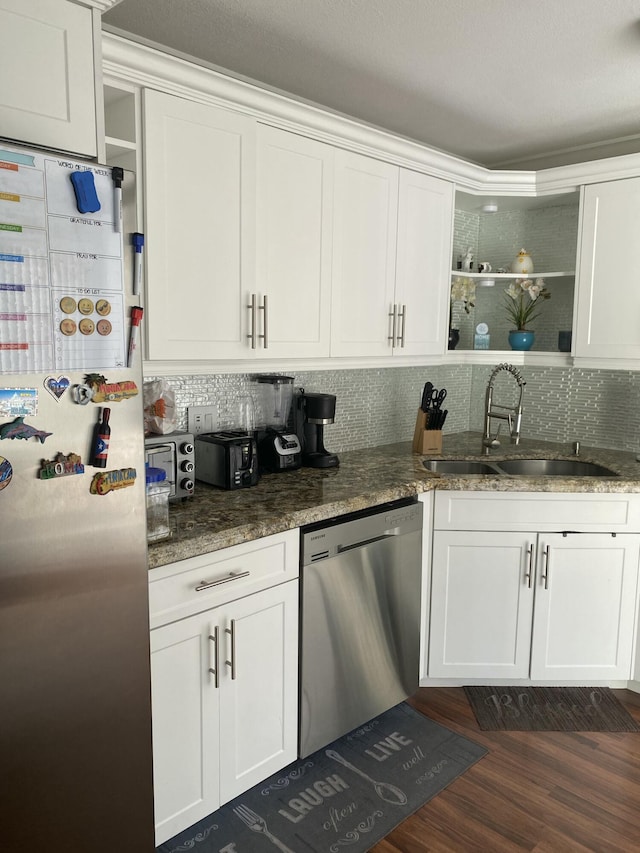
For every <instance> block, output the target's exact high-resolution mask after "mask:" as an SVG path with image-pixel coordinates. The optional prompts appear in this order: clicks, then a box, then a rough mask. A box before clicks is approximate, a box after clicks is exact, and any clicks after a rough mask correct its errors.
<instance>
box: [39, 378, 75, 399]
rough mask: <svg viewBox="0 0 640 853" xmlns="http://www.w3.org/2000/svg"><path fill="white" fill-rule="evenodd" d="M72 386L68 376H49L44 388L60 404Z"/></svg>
mask: <svg viewBox="0 0 640 853" xmlns="http://www.w3.org/2000/svg"><path fill="white" fill-rule="evenodd" d="M70 384H71V383H70V382H69V377H68V376H47V378H46V379H45V380H44V387H45V388H46V389H47V391H48V392H49V393H50V394H51V396H52V397H53V398H54V400H57V401H58V402H60V398H61V397H62V395H63V394H64V392H65V391H66V390H67V388H68V387H69V385H70Z"/></svg>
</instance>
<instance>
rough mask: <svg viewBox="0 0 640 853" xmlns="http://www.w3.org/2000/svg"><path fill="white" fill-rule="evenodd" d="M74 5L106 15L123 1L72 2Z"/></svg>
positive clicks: (91, 0) (75, 0) (78, 0)
mask: <svg viewBox="0 0 640 853" xmlns="http://www.w3.org/2000/svg"><path fill="white" fill-rule="evenodd" d="M71 1H72V3H75V4H76V5H77V6H89V7H90V8H91V9H97V11H98V12H100V14H101V15H102V14H104V13H105V12H108V11H109V10H110V9H113V7H114V6H117V5H118V4H119V3H122V0H71Z"/></svg>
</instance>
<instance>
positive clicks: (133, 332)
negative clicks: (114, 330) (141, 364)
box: [127, 305, 142, 367]
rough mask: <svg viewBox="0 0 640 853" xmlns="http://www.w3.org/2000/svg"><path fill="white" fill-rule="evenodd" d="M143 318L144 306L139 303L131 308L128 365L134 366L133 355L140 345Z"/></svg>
mask: <svg viewBox="0 0 640 853" xmlns="http://www.w3.org/2000/svg"><path fill="white" fill-rule="evenodd" d="M141 320H142V308H141V307H140V306H139V305H136V306H134V307H133V308H132V309H131V329H130V331H129V352H128V354H127V367H133V355H134V353H135V351H136V347H137V345H138V334H139V332H140V322H141Z"/></svg>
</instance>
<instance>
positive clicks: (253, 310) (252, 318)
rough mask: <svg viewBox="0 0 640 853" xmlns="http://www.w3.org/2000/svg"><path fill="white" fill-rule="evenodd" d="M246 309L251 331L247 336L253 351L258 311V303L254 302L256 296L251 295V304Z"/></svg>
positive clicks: (255, 342)
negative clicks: (248, 313)
mask: <svg viewBox="0 0 640 853" xmlns="http://www.w3.org/2000/svg"><path fill="white" fill-rule="evenodd" d="M247 308H248V309H249V311H250V312H251V313H250V315H249V318H250V328H251V331H250V332H249V334H248V335H247V337H248V338H249V340H250V341H251V349H255V348H256V345H257V332H256V323H257V320H258V318H257V311H258V303H257V301H256V294H255V293H252V294H251V302H250V303H249V304H248V305H247Z"/></svg>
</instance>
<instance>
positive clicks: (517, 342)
mask: <svg viewBox="0 0 640 853" xmlns="http://www.w3.org/2000/svg"><path fill="white" fill-rule="evenodd" d="M535 336H536V335H535V332H528V331H525V330H518V329H512V331H510V332H509V346H510V347H511V349H516V350H529V349H531V347H532V346H533V341H534V338H535Z"/></svg>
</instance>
